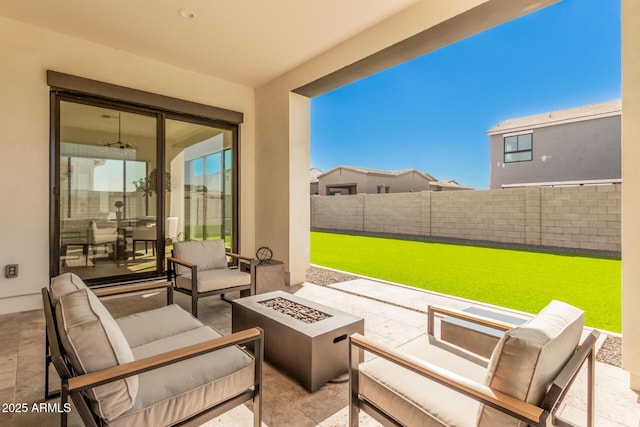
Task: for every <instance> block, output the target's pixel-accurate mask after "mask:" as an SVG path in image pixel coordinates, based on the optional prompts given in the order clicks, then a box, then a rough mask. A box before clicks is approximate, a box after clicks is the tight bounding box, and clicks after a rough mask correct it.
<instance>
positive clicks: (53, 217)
mask: <svg viewBox="0 0 640 427" xmlns="http://www.w3.org/2000/svg"><path fill="white" fill-rule="evenodd" d="M61 101H66V102H75V103H80V104H85V105H91V106H97V107H104V108H113V109H117V110H120V111H125V112H131V113H136V114H143V115H146V116H153V117H155V118H156V124H157V129H156V150H157V151H156V159H157V164H158V165H159V167H158V169H159V168H160V165H161V166H162V168H163V171H164V170H165V168H166V157H165V145H166V129H165V127H166V120H167V119H171V120H178V121H183V122H188V123H193V124H199V125H204V126H211V127H216V128H219V129H226V130H231V131H232V135H233V141H232V144H233V145H232V180H231V181H232V189H231V191H232V195H233V197H232V199H233V206H232V230H231V232H232V248H231V249H232V251H233V252H239V241H240V232H239V231H240V227H239V218H240V202H239V199H240V197H239V188H240V184H239V176H240V174H239V156H240V153H239V145H240V144H239V125H238V124H236V123H229V122H225V121H220V120H215V119H212V118H205V117H197V116H193V115H190V114H187V113H183V114H181V113H176V112H173V111H165V110H161V109H159V108H154V107H152V106H144V105H137V104H132V103H129V102H126V101H119V100H114V99H110V98H103V97H99V96H93V95H88V94H82V93H76V92H73V91H67V90H60V89H52V90H51V92H50V161H49V164H50V171H49V183H50V205H49V210H50V215H49V219H50V222H49V276H50V277H54V276H57V275H58V274H60V219H61V212H60V173H59V171H60V102H61ZM185 102H186V101H185ZM159 176H161V175H159ZM156 194H158V197H156V217H157V218H160V220H157V221H156V223H157V227H158V228H157V230H158V238H157V241H156V254H157V255H156V271H155V272H146V273H132V274H125V275H119V276H109V277H104V278H94V279H89V280H87V283H88V284H90V285H99V284H105V283H126V282H131V281H138V280H145V279H152V278H157V277H162V276H163V275H164V273H165V271H164V268H165V262H164V253H165V242H164V239H162V238H160V236H164V235H165V231H166V230H165V224H166V221H165V220H164V219H165V218H166V212H165V197H166V192H165V180H164V179H157V180H156ZM223 214H224V213H223Z"/></svg>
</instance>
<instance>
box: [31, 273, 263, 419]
mask: <svg viewBox="0 0 640 427" xmlns="http://www.w3.org/2000/svg"><path fill="white" fill-rule="evenodd" d="M145 286H146V287H147V288H148V287H153V286H155V285H154V284H151V285H142V286H141V287H140V289H144V287H145ZM159 286H164V285H162V284H161V285H159ZM166 286H168V288H167V291H168V301H169V302H170V301H171V296H172V293H171V292H172V289H171V285H170V284H166ZM156 287H157V286H156ZM125 289H126V290H128V291H131V290H135V287H134V288H133V289H132V288H131V287H129V288H125ZM113 293H115V292H114V291H113V290H111V291H107V292H103V294H113ZM42 296H43V303H44V311H45V317H46V323H47V347H48V352H49V354H48V355H47V370H48V364H49V363H48V362H52V363H53V364H54V365H55V368H56V371H57V372H58V374H59V376H60V378H61V406H60V407H61V408H64V407H65V404H66V403H67V401H68V398H69V397H70V398H71V399H72V401H73V403H74V405H75V407H76V409H77V411H78V412H79V415H80V416H81V418H82V420H83V422H84V423H85V425H87V426H168V425H193V426H195V425H200V424H202V423H203V422H205V421H207V420H208V419H211V418H213V417H215V416H218V415H219V414H221V413H224V412H226V411H228V410H229V409H231V408H233V407H235V406H237V405H240V404H243V403H244V402H247V401H253V424H254V426H255V427H257V426H259V425H260V424H261V417H262V412H261V411H262V403H261V391H262V390H261V389H262V363H263V362H262V360H263V333H262V331H261V330H260V329H259V328H252V329H247V330H243V331H239V332H236V333H233V334H231V335H228V336H222V335H221V334H220V333H218V332H217V331H216V330H214V329H213V328H211V327H209V326H206V325H204V324H203V323H202V322H200V321H199V320H198V319H196V318H194V317H193V316H191V315H190V314H189V313H188V312H186V311H185V310H183V309H182V308H180V307H179V306H178V305H175V304H169V305H167V306H164V307H160V308H157V309H154V310H150V311H146V312H141V313H135V314H132V315H129V316H125V317H122V318H118V319H114V318H113V317H112V316H111V315H110V314H109V312H108V311H107V310H106V308H105V307H104V305H103V304H102V303H101V301H100V300H99V299H98V297H97V296H96V295H95V293H94V292H93V291H92V290H91V289H89V288H88V287H87V286H86V285H85V284H84V282H83V281H82V280H81V279H80V278H79V277H78V276H76V275H75V274H72V273H66V274H63V275H61V276H58V277H55V278H53V279H52V280H51V284H50V289H47V288H43V289H42ZM250 342H252V343H253V348H254V351H253V354H251V353H248V352H247V351H245V349H244V348H241V347H239V346H240V345H243V344H246V343H250ZM46 388H48V384H47V386H46ZM66 423H67V414H66V413H65V412H62V414H61V424H62V425H63V426H64V425H66Z"/></svg>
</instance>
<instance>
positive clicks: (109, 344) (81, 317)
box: [56, 289, 138, 420]
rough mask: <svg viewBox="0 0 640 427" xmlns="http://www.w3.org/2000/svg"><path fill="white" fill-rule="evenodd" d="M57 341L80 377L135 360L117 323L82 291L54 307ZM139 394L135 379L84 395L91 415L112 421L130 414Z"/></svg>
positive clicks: (130, 378)
mask: <svg viewBox="0 0 640 427" xmlns="http://www.w3.org/2000/svg"><path fill="white" fill-rule="evenodd" d="M56 319H57V323H58V330H59V332H60V340H61V341H62V345H63V347H64V350H65V353H66V354H67V356H68V357H69V360H70V361H71V364H72V366H73V368H74V370H75V371H76V372H78V373H80V374H85V373H89V372H93V371H97V370H100V369H104V368H109V367H112V366H116V365H120V364H123V363H127V362H132V361H133V360H134V357H133V353H132V351H131V347H129V344H128V343H127V340H126V338H125V336H124V335H123V334H122V331H121V330H120V328H119V327H118V324H117V323H116V321H115V320H114V319H113V317H111V314H109V312H108V311H107V310H106V308H105V307H104V306H103V305H102V303H101V302H100V301H99V300H98V298H97V297H96V296H95V295H94V294H93V292H91V291H88V290H86V289H82V290H79V291H76V292H72V293H69V294H67V295H64V296H62V297H61V298H60V299H59V301H58V305H57V307H56ZM137 392H138V377H137V376H133V377H129V378H127V379H124V380H119V381H114V382H112V383H108V384H104V385H101V386H98V387H94V388H93V389H90V390H88V391H87V392H86V394H87V396H88V397H89V399H90V400H91V403H92V409H93V411H94V412H95V413H96V414H97V415H98V416H99V417H101V418H104V419H106V420H112V419H115V418H116V417H118V416H119V415H120V414H122V413H123V412H125V411H127V410H129V409H130V408H131V407H132V406H133V404H134V401H135V399H136V394H137Z"/></svg>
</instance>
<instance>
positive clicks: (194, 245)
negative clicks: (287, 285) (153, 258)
mask: <svg viewBox="0 0 640 427" xmlns="http://www.w3.org/2000/svg"><path fill="white" fill-rule="evenodd" d="M173 254H174V256H173V257H169V258H168V259H167V280H168V281H170V282H173V283H174V284H175V290H176V291H178V292H181V293H184V294H188V295H191V314H193V315H194V316H196V317H198V299H199V298H202V297H207V296H212V295H220V296H221V298H223V299H224V294H225V293H227V292H234V291H240V292H242V293H243V294H249V295H254V294H255V289H256V287H255V267H256V264H257V262H256V260H255V259H253V258H248V257H245V256H242V255H238V254H234V253H231V252H227V251H226V248H225V243H224V240H202V241H200V240H192V241H187V242H175V243H174V244H173ZM228 257H229V258H231V259H232V260H233V261H234V262H235V263H237V264H236V265H234V262H232V263H231V264H230V263H229V262H228V260H227V258H228ZM240 263H244V264H245V266H246V268H241V267H240ZM244 270H248V271H244Z"/></svg>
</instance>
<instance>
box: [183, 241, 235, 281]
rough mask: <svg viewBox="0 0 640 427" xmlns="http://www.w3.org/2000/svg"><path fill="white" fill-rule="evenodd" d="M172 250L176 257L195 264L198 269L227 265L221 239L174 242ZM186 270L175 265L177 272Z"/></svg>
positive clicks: (186, 269)
mask: <svg viewBox="0 0 640 427" xmlns="http://www.w3.org/2000/svg"><path fill="white" fill-rule="evenodd" d="M173 251H174V254H175V256H176V258H179V259H181V260H184V261H188V262H190V263H192V264H196V265H197V266H198V271H200V270H211V269H214V268H226V267H227V265H228V263H227V255H226V248H225V244H224V240H222V239H219V240H191V241H188V242H175V243H174V244H173ZM188 271H190V269H188V268H186V267H183V266H181V265H179V264H177V265H176V272H177V273H178V274H184V273H186V272H188Z"/></svg>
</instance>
